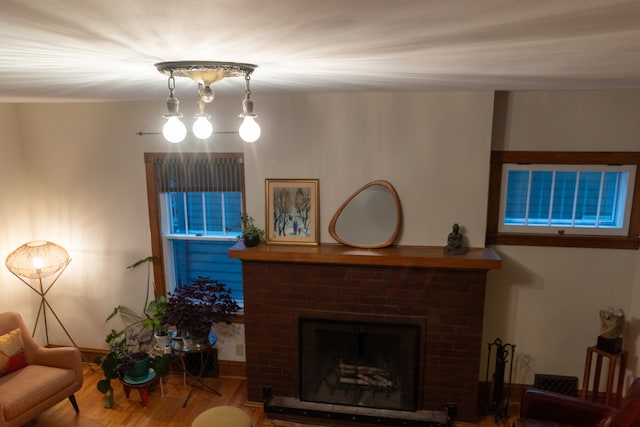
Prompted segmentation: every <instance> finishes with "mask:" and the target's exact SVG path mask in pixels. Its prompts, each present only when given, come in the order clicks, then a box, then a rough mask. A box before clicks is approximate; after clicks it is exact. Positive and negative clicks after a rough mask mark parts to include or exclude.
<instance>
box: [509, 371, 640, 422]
mask: <svg viewBox="0 0 640 427" xmlns="http://www.w3.org/2000/svg"><path fill="white" fill-rule="evenodd" d="M558 426H563V427H564V426H575V427H640V378H636V379H635V381H634V382H633V383H632V384H631V387H630V388H629V390H628V391H627V394H626V395H625V398H624V399H623V401H622V404H621V405H620V408H612V407H609V406H605V405H603V404H601V403H597V402H592V401H588V400H583V399H579V398H577V397H571V396H566V395H563V394H557V393H552V392H549V391H543V390H527V391H526V392H525V394H524V396H523V397H522V404H521V406H520V418H519V419H518V420H517V421H516V423H515V426H514V427H558Z"/></svg>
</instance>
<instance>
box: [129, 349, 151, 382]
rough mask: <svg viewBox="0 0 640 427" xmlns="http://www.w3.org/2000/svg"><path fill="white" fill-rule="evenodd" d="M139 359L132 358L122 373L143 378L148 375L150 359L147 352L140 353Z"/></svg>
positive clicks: (133, 377)
mask: <svg viewBox="0 0 640 427" xmlns="http://www.w3.org/2000/svg"><path fill="white" fill-rule="evenodd" d="M140 357H141V358H140V359H137V360H133V361H132V362H131V364H130V365H129V366H127V368H126V369H125V372H124V374H125V375H126V376H128V377H131V378H132V379H137V378H144V377H146V376H147V375H149V368H150V367H151V359H150V358H149V356H148V355H147V354H144V355H141V356H140Z"/></svg>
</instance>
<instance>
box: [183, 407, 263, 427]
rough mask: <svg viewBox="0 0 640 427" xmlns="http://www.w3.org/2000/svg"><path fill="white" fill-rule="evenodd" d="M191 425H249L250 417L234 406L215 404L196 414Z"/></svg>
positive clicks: (195, 426)
mask: <svg viewBox="0 0 640 427" xmlns="http://www.w3.org/2000/svg"><path fill="white" fill-rule="evenodd" d="M191 427H251V418H250V417H249V414H247V413H246V412H245V411H243V410H242V409H240V408H236V407H235V406H216V407H215V408H211V409H207V410H206V411H204V412H203V413H201V414H200V415H198V416H197V417H196V419H195V420H193V422H192V423H191Z"/></svg>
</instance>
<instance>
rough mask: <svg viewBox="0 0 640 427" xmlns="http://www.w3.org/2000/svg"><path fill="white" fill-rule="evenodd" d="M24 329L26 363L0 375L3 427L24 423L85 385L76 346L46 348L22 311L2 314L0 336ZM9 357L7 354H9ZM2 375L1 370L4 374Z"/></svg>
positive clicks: (23, 359)
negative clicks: (28, 324)
mask: <svg viewBox="0 0 640 427" xmlns="http://www.w3.org/2000/svg"><path fill="white" fill-rule="evenodd" d="M17 328H20V330H21V334H20V336H21V338H22V344H23V348H24V356H25V357H23V356H22V355H21V356H20V357H21V358H22V361H23V362H24V361H25V358H26V366H24V367H22V368H19V369H17V370H15V371H12V372H9V373H6V374H5V375H2V376H0V427H14V426H22V425H24V424H26V423H27V422H29V421H30V420H32V419H33V418H35V417H37V416H38V414H40V413H42V412H44V411H45V410H47V409H49V408H50V407H52V406H54V405H55V404H56V403H58V402H60V401H61V400H64V399H66V398H69V400H70V401H71V403H72V405H73V408H74V409H75V411H76V412H79V410H78V405H77V403H76V400H75V396H74V395H73V393H75V392H76V391H78V390H80V388H81V387H82V359H81V355H80V350H78V349H77V348H75V347H60V348H45V347H42V346H41V345H39V344H38V343H37V342H36V341H35V340H33V338H31V335H29V332H28V330H27V327H26V326H25V324H24V321H23V320H22V318H21V317H20V315H19V314H18V313H13V312H6V313H0V335H5V334H8V333H10V332H11V331H14V330H15V329H17ZM5 359H6V357H5ZM0 374H1V373H0Z"/></svg>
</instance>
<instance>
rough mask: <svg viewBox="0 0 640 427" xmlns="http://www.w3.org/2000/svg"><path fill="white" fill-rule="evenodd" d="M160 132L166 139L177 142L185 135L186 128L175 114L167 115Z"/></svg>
mask: <svg viewBox="0 0 640 427" xmlns="http://www.w3.org/2000/svg"><path fill="white" fill-rule="evenodd" d="M162 134H163V135H164V137H165V138H166V140H167V141H169V142H171V143H174V144H177V143H178V142H182V140H183V139H184V137H185V136H187V128H186V127H185V125H184V123H182V121H180V119H179V118H178V117H177V116H173V117H169V119H168V120H167V123H165V124H164V126H163V127H162Z"/></svg>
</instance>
